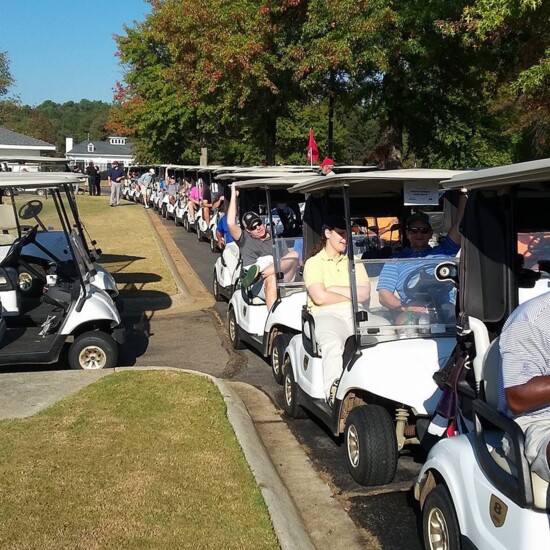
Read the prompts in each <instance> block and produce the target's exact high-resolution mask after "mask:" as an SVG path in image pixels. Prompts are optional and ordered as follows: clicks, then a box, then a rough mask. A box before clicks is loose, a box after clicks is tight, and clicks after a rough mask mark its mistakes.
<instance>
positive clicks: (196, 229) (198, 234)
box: [195, 222, 202, 243]
mask: <svg viewBox="0 0 550 550" xmlns="http://www.w3.org/2000/svg"><path fill="white" fill-rule="evenodd" d="M195 231H196V232H197V241H199V243H200V242H201V241H202V233H201V230H200V227H199V224H198V223H197V222H195Z"/></svg>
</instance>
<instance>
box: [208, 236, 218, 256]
mask: <svg viewBox="0 0 550 550" xmlns="http://www.w3.org/2000/svg"><path fill="white" fill-rule="evenodd" d="M210 252H212V254H216V252H218V244H217V243H216V241H215V240H214V239H213V238H212V237H210Z"/></svg>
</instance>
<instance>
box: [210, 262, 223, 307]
mask: <svg viewBox="0 0 550 550" xmlns="http://www.w3.org/2000/svg"><path fill="white" fill-rule="evenodd" d="M212 294H213V295H214V298H215V300H216V302H223V296H222V295H221V294H220V284H219V283H218V278H217V277H216V270H215V269H214V275H213V276H212Z"/></svg>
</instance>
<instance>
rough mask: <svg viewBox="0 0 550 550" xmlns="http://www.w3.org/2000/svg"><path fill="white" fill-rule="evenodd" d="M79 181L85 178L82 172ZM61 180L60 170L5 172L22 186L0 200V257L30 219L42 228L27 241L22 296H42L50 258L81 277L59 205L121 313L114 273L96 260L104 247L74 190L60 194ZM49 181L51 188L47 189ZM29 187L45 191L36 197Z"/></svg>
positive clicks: (3, 179) (5, 176)
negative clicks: (84, 217) (90, 227)
mask: <svg viewBox="0 0 550 550" xmlns="http://www.w3.org/2000/svg"><path fill="white" fill-rule="evenodd" d="M63 176H64V177H72V176H71V174H70V173H63ZM77 179H80V177H79V176H77ZM59 181H60V180H59V174H56V173H50V172H48V173H17V174H16V173H14V174H1V175H0V182H4V183H5V184H6V185H11V184H17V185H18V188H19V191H18V194H17V195H15V194H11V197H10V199H9V201H8V202H7V203H5V204H0V231H1V232H2V234H1V235H0V260H1V259H2V258H4V257H5V255H6V254H7V253H8V250H9V247H10V245H11V244H12V243H13V241H14V240H15V239H16V238H18V237H21V236H22V234H23V232H24V230H25V229H26V228H28V224H29V222H31V223H32V224H33V225H37V226H38V231H37V232H36V236H35V238H34V239H33V241H32V242H29V243H28V244H26V245H25V246H24V247H23V250H22V252H21V256H20V265H19V267H18V285H19V290H20V291H21V294H22V295H24V296H27V295H29V296H30V295H39V294H41V292H42V287H43V286H44V284H45V283H46V275H47V274H48V271H49V264H50V263H51V262H53V263H55V264H56V265H57V266H58V269H61V270H62V271H66V272H70V273H72V274H73V275H76V273H75V268H74V263H73V261H72V257H71V249H70V247H69V246H68V242H67V238H66V233H65V232H64V230H63V227H62V226H61V225H60V223H59V218H58V217H57V216H56V215H54V216H53V218H52V212H53V210H54V209H55V208H56V207H59V211H60V213H61V214H60V215H61V216H62V217H63V223H64V224H66V225H67V227H69V228H74V229H75V230H76V231H77V232H78V234H79V236H80V239H81V242H82V243H83V245H84V250H85V252H86V255H87V258H88V260H89V261H90V262H92V263H93V264H94V270H95V272H96V274H95V276H94V285H95V286H97V287H99V288H101V289H102V290H105V291H106V292H107V293H108V294H109V295H110V296H111V298H112V299H113V301H114V302H115V303H116V305H117V307H119V310H120V311H122V307H123V303H122V299H121V298H120V297H119V292H118V289H117V286H116V283H115V280H114V278H113V276H112V275H111V274H110V273H109V272H108V271H107V270H106V269H105V268H104V267H102V266H101V265H100V264H98V263H97V261H98V259H99V257H100V255H101V250H100V249H98V248H96V244H97V242H96V241H95V240H93V239H90V238H89V235H88V233H87V231H86V228H85V227H84V224H83V222H82V220H81V218H80V216H79V213H78V205H77V203H76V200H75V196H74V191H73V190H72V189H71V188H69V187H67V188H65V189H63V191H62V192H59ZM49 183H51V188H50V187H48V184H49ZM29 188H30V189H32V190H35V189H40V190H42V191H44V193H43V195H42V196H41V197H40V198H34V199H33V198H31V197H30V196H29V192H27V189H29ZM8 189H9V188H8ZM30 193H34V191H31V192H30ZM42 197H49V198H47V199H46V198H42ZM45 205H48V206H47V208H46V212H45V215H46V222H47V225H46V223H44V221H43V220H42V219H41V213H42V211H43V209H44V206H45ZM86 236H87V237H88V239H87V238H86Z"/></svg>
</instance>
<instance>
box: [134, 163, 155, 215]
mask: <svg viewBox="0 0 550 550" xmlns="http://www.w3.org/2000/svg"><path fill="white" fill-rule="evenodd" d="M154 179H155V169H154V168H149V170H147V172H145V173H144V174H141V176H139V179H138V186H139V190H140V193H141V196H142V197H143V207H144V208H149V204H148V202H147V191H148V190H149V189H151V187H152V185H153V181H154Z"/></svg>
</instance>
